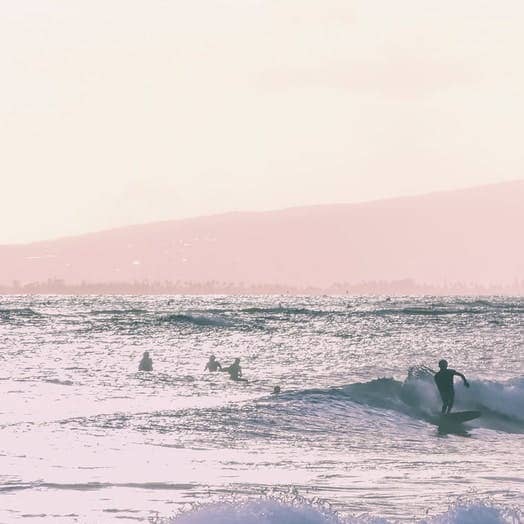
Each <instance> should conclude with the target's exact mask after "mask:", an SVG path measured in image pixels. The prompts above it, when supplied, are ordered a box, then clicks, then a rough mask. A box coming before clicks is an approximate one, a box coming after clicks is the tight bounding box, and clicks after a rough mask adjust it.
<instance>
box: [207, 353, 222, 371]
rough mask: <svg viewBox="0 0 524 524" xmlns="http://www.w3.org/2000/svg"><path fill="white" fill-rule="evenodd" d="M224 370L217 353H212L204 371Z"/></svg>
mask: <svg viewBox="0 0 524 524" xmlns="http://www.w3.org/2000/svg"><path fill="white" fill-rule="evenodd" d="M218 370H220V371H222V366H221V365H220V362H219V361H218V360H216V358H215V355H211V356H210V357H209V362H208V363H207V364H206V367H205V368H204V371H218Z"/></svg>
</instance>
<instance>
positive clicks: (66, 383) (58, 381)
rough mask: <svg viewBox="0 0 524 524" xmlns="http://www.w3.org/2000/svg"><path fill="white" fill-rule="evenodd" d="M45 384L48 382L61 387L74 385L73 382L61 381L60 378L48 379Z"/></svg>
mask: <svg viewBox="0 0 524 524" xmlns="http://www.w3.org/2000/svg"><path fill="white" fill-rule="evenodd" d="M44 382H48V383H49V384H57V385H59V386H72V385H73V384H74V382H73V381H72V380H60V379H58V378H48V379H45V380H44Z"/></svg>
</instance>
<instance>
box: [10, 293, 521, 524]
mask: <svg viewBox="0 0 524 524" xmlns="http://www.w3.org/2000/svg"><path fill="white" fill-rule="evenodd" d="M523 347H524V299H522V298H508V297H505V298H504V297H490V298H471V297H468V298H460V297H449V298H446V297H422V298H413V297H401V298H398V297H392V298H387V297H377V298H362V297H291V296H264V297H260V296H243V297H227V296H212V297H206V296H183V297H179V296H172V297H169V296H92V297H85V296H2V297H0V349H1V351H0V395H1V399H2V402H1V405H0V523H11V522H14V523H17V522H24V523H33V522H34V523H42V524H47V523H64V524H66V523H73V522H75V523H76V522H81V523H106V522H108V523H122V522H155V523H174V524H228V523H235V524H237V523H238V524H241V523H242V524H299V523H306V524H327V523H330V524H348V523H394V522H413V523H415V522H416V523H423V522H427V523H454V524H457V523H461V524H492V523H493V524H496V523H502V522H509V523H513V524H514V523H520V522H524V519H523V514H522V509H523V507H524V358H523ZM144 351H149V352H150V354H151V357H152V359H153V366H154V367H153V371H152V372H149V373H148V372H139V371H137V367H138V363H139V361H140V358H141V356H142V353H143V352H144ZM211 354H214V355H216V357H217V359H218V360H219V361H220V362H221V363H222V364H223V365H229V364H230V363H231V362H232V361H233V359H234V358H236V357H239V358H240V359H241V362H240V364H241V366H242V369H243V374H244V377H245V378H246V379H247V380H248V382H247V383H237V382H234V381H232V380H230V379H229V378H228V375H227V374H226V373H208V372H204V366H205V365H206V362H207V360H208V357H209V356H210V355H211ZM441 358H446V359H447V360H448V361H449V363H450V367H452V368H455V369H457V370H458V371H461V372H462V373H464V374H465V375H466V377H467V378H468V380H469V381H470V383H471V387H470V388H469V389H466V388H465V387H464V386H463V385H462V381H461V380H459V379H458V378H457V379H456V386H455V388H456V407H455V410H457V411H460V410H472V409H474V410H480V411H481V412H482V417H481V418H478V419H476V420H473V421H471V422H469V423H467V424H465V425H464V426H463V427H458V428H451V429H449V428H448V430H447V431H443V430H442V428H441V429H440V430H439V428H438V412H439V409H440V403H439V398H438V393H437V391H436V389H435V386H434V384H433V380H432V372H431V370H435V369H436V368H437V362H438V360H439V359H441ZM275 385H279V386H280V387H281V393H280V394H278V395H273V394H272V390H273V387H274V386H275Z"/></svg>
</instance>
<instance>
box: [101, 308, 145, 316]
mask: <svg viewBox="0 0 524 524" xmlns="http://www.w3.org/2000/svg"><path fill="white" fill-rule="evenodd" d="M144 313H147V311H146V310H145V309H93V310H92V311H91V315H142V314H144Z"/></svg>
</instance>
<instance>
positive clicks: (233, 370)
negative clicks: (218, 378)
mask: <svg viewBox="0 0 524 524" xmlns="http://www.w3.org/2000/svg"><path fill="white" fill-rule="evenodd" d="M222 371H227V372H228V373H229V378H230V379H231V380H236V381H237V382H238V381H242V382H247V380H246V379H245V378H241V377H242V368H241V367H240V359H239V358H235V361H234V362H233V364H231V365H230V366H228V367H227V368H222Z"/></svg>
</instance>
